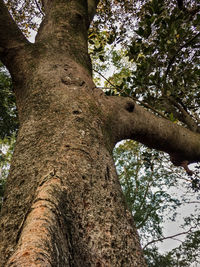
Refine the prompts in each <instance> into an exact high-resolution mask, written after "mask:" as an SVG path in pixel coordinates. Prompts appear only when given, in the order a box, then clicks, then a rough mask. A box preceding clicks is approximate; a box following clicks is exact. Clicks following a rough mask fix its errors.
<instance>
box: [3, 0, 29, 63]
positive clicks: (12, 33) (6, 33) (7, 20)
mask: <svg viewBox="0 0 200 267" xmlns="http://www.w3.org/2000/svg"><path fill="white" fill-rule="evenodd" d="M0 36H1V37H0V59H1V60H2V62H3V63H4V64H5V65H6V61H7V59H8V57H9V56H10V54H9V52H10V51H12V50H15V54H16V48H20V47H22V46H24V45H25V44H26V43H28V41H27V39H26V38H25V37H24V35H23V34H22V32H21V31H20V29H19V28H18V26H17V24H16V23H15V21H14V20H13V19H12V17H11V15H10V13H9V12H8V9H7V7H6V6H5V4H4V2H3V0H0Z"/></svg>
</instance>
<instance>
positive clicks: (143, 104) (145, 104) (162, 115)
mask: <svg viewBox="0 0 200 267" xmlns="http://www.w3.org/2000/svg"><path fill="white" fill-rule="evenodd" d="M92 70H93V71H95V72H96V73H98V74H99V75H100V76H101V77H102V78H103V79H104V80H105V81H107V82H108V83H109V84H110V85H111V86H113V88H107V87H97V88H101V89H117V90H118V91H119V93H122V92H123V89H121V88H119V87H118V86H117V85H114V84H113V83H112V82H111V81H109V80H108V79H107V78H106V77H105V76H104V75H103V74H101V72H99V71H97V70H95V69H92ZM130 97H131V98H132V99H133V100H134V101H137V102H139V103H140V104H141V105H142V106H143V107H146V108H148V109H150V110H152V111H153V112H154V113H156V114H158V115H159V116H161V117H162V118H164V119H166V120H169V119H168V118H167V117H166V116H165V115H164V114H163V113H162V112H160V111H158V110H156V109H155V108H153V107H152V106H150V105H149V104H147V103H145V102H144V101H141V100H139V99H137V98H136V97H133V96H130Z"/></svg>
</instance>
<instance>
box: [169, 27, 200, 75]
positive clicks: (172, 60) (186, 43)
mask: <svg viewBox="0 0 200 267" xmlns="http://www.w3.org/2000/svg"><path fill="white" fill-rule="evenodd" d="M199 35H200V32H198V33H197V34H196V35H195V36H193V37H192V38H191V39H190V40H188V41H187V42H185V43H184V44H183V45H182V46H180V47H179V49H178V50H177V51H176V53H175V54H174V56H173V57H172V58H171V59H170V61H169V64H168V67H167V70H166V74H165V77H167V75H168V73H169V70H170V68H171V66H172V64H173V62H174V60H175V58H176V56H177V54H178V53H179V52H180V51H181V50H182V49H183V48H184V47H186V46H188V45H189V44H190V43H191V42H192V41H194V40H195V39H196V38H197V37H198V36H199Z"/></svg>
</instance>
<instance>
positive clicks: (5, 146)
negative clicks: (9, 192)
mask: <svg viewBox="0 0 200 267" xmlns="http://www.w3.org/2000/svg"><path fill="white" fill-rule="evenodd" d="M15 139H16V137H15V134H13V135H12V136H9V137H5V138H4V139H0V210H1V204H2V200H3V193H4V190H5V184H6V179H7V176H8V172H9V168H10V163H11V158H12V154H13V149H14V144H15Z"/></svg>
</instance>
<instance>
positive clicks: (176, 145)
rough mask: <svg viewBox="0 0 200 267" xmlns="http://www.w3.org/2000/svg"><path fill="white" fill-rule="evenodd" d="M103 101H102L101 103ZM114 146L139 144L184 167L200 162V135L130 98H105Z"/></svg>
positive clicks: (104, 102)
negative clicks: (168, 155) (160, 152)
mask: <svg viewBox="0 0 200 267" xmlns="http://www.w3.org/2000/svg"><path fill="white" fill-rule="evenodd" d="M102 100H103V101H102ZM102 100H101V105H103V106H104V107H105V112H107V116H108V120H109V123H108V126H107V127H108V129H109V131H110V135H111V138H112V139H111V140H112V141H113V146H114V145H115V144H116V143H117V142H119V141H121V140H123V139H133V140H136V141H139V142H141V143H143V144H145V145H147V146H148V147H150V148H155V149H157V150H161V151H164V152H167V153H169V154H170V155H171V156H173V159H176V165H178V166H182V163H183V161H185V160H187V161H188V164H190V163H192V162H199V161H200V135H199V134H198V133H194V132H192V131H190V130H188V129H186V128H184V127H182V126H179V125H177V124H175V123H173V122H171V121H168V120H165V119H163V118H160V117H157V116H155V115H154V114H152V113H150V112H148V111H147V110H145V109H144V108H142V107H141V106H139V105H137V104H135V102H134V101H133V100H132V99H130V98H127V97H112V96H107V97H106V96H105V97H103V96H102Z"/></svg>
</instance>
